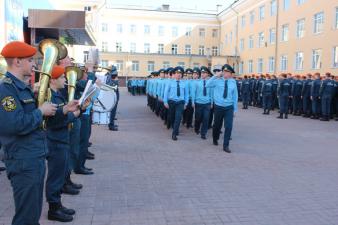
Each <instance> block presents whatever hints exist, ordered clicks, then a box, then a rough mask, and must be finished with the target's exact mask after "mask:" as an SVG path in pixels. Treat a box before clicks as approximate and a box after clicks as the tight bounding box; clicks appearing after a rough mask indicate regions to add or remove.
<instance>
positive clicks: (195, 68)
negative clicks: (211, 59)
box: [192, 67, 201, 74]
mask: <svg viewBox="0 0 338 225" xmlns="http://www.w3.org/2000/svg"><path fill="white" fill-rule="evenodd" d="M192 72H193V73H198V74H201V70H200V68H198V67H194V69H193V70H192Z"/></svg>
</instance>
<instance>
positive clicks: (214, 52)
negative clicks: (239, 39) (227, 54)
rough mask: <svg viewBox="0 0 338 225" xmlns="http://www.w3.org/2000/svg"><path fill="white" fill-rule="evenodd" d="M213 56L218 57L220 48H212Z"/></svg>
mask: <svg viewBox="0 0 338 225" xmlns="http://www.w3.org/2000/svg"><path fill="white" fill-rule="evenodd" d="M211 55H212V56H218V47H216V46H212V48H211Z"/></svg>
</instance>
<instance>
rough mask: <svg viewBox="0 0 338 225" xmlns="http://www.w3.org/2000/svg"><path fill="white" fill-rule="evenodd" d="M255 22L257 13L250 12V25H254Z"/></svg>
mask: <svg viewBox="0 0 338 225" xmlns="http://www.w3.org/2000/svg"><path fill="white" fill-rule="evenodd" d="M254 22H255V12H254V11H251V12H250V25H253V24H254Z"/></svg>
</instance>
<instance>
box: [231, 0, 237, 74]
mask: <svg viewBox="0 0 338 225" xmlns="http://www.w3.org/2000/svg"><path fill="white" fill-rule="evenodd" d="M236 2H237V1H235V2H234V3H236ZM232 6H233V4H232V5H231V6H230V9H231V10H232V11H233V12H234V13H236V17H237V19H236V46H235V59H236V64H235V65H236V68H235V72H236V74H238V72H239V62H238V20H239V18H238V17H239V16H238V15H239V13H238V12H237V11H236V10H235V9H234V8H233V7H232Z"/></svg>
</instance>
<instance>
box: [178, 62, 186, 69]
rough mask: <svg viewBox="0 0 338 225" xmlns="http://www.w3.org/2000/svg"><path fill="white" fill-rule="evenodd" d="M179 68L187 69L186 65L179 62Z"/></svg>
mask: <svg viewBox="0 0 338 225" xmlns="http://www.w3.org/2000/svg"><path fill="white" fill-rule="evenodd" d="M177 66H180V67H182V68H183V69H184V68H185V63H184V62H178V63H177Z"/></svg>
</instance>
